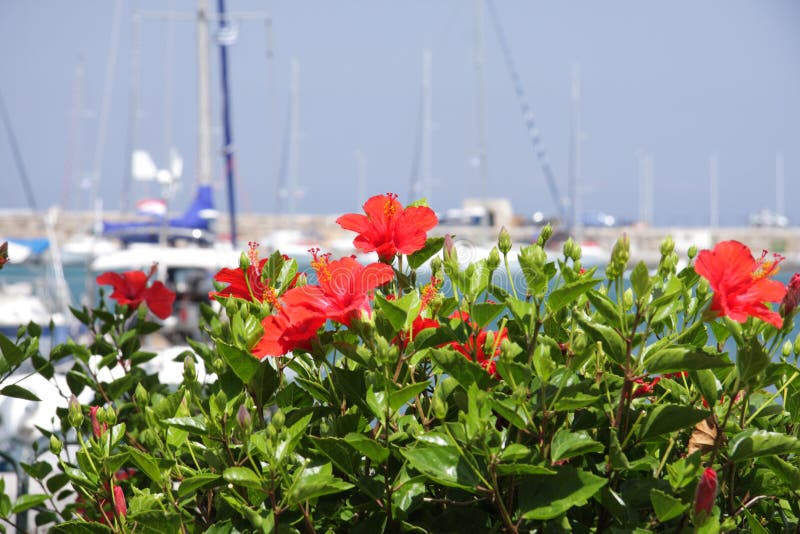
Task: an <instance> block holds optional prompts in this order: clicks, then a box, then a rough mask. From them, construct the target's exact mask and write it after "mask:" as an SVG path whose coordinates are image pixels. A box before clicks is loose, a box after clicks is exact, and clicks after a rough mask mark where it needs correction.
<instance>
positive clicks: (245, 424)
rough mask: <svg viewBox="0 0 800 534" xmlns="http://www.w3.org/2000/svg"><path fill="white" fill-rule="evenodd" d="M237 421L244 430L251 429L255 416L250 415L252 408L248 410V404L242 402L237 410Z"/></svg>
mask: <svg viewBox="0 0 800 534" xmlns="http://www.w3.org/2000/svg"><path fill="white" fill-rule="evenodd" d="M236 423H238V425H239V428H241V429H242V430H244V431H248V430H250V428H251V427H252V426H253V418H252V416H251V415H250V410H248V409H247V406H245V405H244V404H240V405H239V411H237V412H236Z"/></svg>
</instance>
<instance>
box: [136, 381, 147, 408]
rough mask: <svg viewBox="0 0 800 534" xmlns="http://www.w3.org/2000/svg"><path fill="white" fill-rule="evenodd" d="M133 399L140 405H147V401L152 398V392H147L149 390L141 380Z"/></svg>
mask: <svg viewBox="0 0 800 534" xmlns="http://www.w3.org/2000/svg"><path fill="white" fill-rule="evenodd" d="M133 399H134V400H135V401H136V404H138V405H139V406H140V407H141V406H147V402H148V401H149V400H150V394H149V393H147V390H146V389H145V388H144V386H143V385H142V384H141V382H140V383H138V384H136V391H134V392H133Z"/></svg>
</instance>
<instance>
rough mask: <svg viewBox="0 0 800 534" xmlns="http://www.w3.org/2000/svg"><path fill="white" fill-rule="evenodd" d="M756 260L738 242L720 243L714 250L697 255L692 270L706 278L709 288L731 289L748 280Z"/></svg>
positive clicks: (748, 250)
mask: <svg viewBox="0 0 800 534" xmlns="http://www.w3.org/2000/svg"><path fill="white" fill-rule="evenodd" d="M755 267H756V260H755V259H754V258H753V255H752V254H751V253H750V249H749V248H747V246H746V245H744V244H742V243H740V242H738V241H722V242H720V243H718V244H717V246H715V247H714V250H703V251H701V252H700V254H698V255H697V261H696V262H695V265H694V270H695V271H696V272H697V274H699V275H700V276H702V277H704V278H706V279H707V280H708V281H709V283H710V284H711V287H712V288H713V289H714V290H715V291H718V290H719V289H720V288H721V287H733V286H735V285H737V284H739V283H741V282H742V281H743V280H746V279H749V278H750V277H751V275H752V273H753V270H754V269H755Z"/></svg>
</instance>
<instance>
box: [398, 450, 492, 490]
mask: <svg viewBox="0 0 800 534" xmlns="http://www.w3.org/2000/svg"><path fill="white" fill-rule="evenodd" d="M400 452H401V454H402V455H403V456H404V457H405V459H406V460H407V461H408V463H409V464H410V465H411V467H413V468H414V469H416V470H417V471H419V472H420V473H422V474H423V475H425V476H426V477H428V478H430V479H431V480H433V481H434V482H436V483H439V484H442V485H444V486H449V487H452V488H461V489H463V490H466V491H469V492H473V493H474V492H475V486H477V485H478V484H480V479H479V478H478V477H477V475H476V474H475V473H474V472H473V471H472V468H471V467H470V466H469V464H468V463H467V461H466V460H465V459H464V458H462V457H461V455H460V454H459V451H458V449H457V448H456V447H451V446H448V445H446V446H434V447H430V446H420V445H417V446H416V447H414V448H411V449H406V450H401V451H400Z"/></svg>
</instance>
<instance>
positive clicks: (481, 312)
mask: <svg viewBox="0 0 800 534" xmlns="http://www.w3.org/2000/svg"><path fill="white" fill-rule="evenodd" d="M505 308H506V307H505V305H503V304H492V303H491V302H480V303H478V304H474V305H473V306H472V314H471V315H470V318H472V320H473V321H475V322H476V323H477V324H478V326H479V327H480V328H485V327H486V325H488V324H489V323H491V322H492V321H493V320H494V318H495V317H497V316H498V315H500V313H501V312H502V311H503V310H505Z"/></svg>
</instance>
